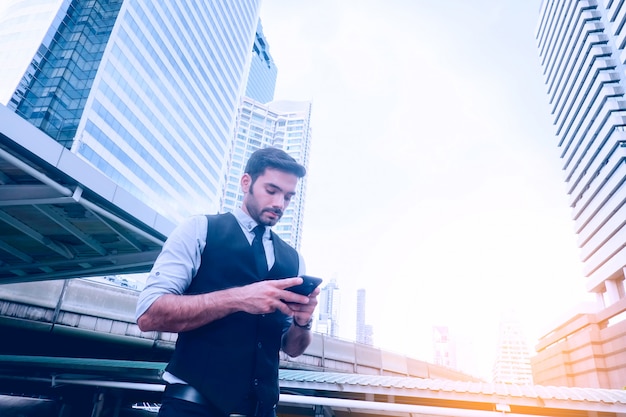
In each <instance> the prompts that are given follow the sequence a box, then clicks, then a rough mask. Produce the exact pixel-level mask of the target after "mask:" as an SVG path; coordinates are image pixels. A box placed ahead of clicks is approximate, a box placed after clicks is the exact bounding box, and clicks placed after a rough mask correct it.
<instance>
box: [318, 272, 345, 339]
mask: <svg viewBox="0 0 626 417" xmlns="http://www.w3.org/2000/svg"><path fill="white" fill-rule="evenodd" d="M340 298H341V294H340V292H339V286H338V285H337V280H336V279H334V278H333V279H331V280H330V282H329V283H328V284H326V285H325V286H324V287H323V288H322V289H321V291H320V294H319V296H318V297H317V299H318V300H319V304H318V306H317V320H316V322H315V331H316V332H318V333H323V334H327V335H329V336H332V337H338V336H339V307H340Z"/></svg>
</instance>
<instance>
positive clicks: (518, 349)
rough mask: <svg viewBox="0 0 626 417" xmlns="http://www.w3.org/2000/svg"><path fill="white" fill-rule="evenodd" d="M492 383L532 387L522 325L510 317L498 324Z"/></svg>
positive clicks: (527, 351) (528, 354) (527, 350)
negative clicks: (498, 330)
mask: <svg viewBox="0 0 626 417" xmlns="http://www.w3.org/2000/svg"><path fill="white" fill-rule="evenodd" d="M493 382H495V383H503V384H517V385H532V383H533V377H532V370H531V367H530V350H529V349H528V345H527V343H526V339H525V338H524V333H523V331H522V325H521V324H520V322H519V321H518V320H516V319H515V318H514V317H512V316H507V317H505V318H504V319H503V320H502V321H501V322H500V332H499V335H498V346H497V349H496V361H495V363H494V366H493Z"/></svg>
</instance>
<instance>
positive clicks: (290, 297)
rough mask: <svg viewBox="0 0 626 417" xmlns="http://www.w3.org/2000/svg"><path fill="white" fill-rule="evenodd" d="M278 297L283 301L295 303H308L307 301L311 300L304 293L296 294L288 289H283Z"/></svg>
mask: <svg viewBox="0 0 626 417" xmlns="http://www.w3.org/2000/svg"><path fill="white" fill-rule="evenodd" d="M280 298H281V299H282V300H283V302H285V303H297V304H308V303H309V301H310V300H311V299H310V298H309V297H307V296H306V295H300V294H296V293H295V292H291V291H288V290H284V291H283V293H282V294H281V296H280Z"/></svg>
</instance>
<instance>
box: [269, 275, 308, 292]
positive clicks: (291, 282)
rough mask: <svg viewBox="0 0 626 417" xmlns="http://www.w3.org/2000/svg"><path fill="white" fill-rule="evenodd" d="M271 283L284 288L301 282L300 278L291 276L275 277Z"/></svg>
mask: <svg viewBox="0 0 626 417" xmlns="http://www.w3.org/2000/svg"><path fill="white" fill-rule="evenodd" d="M272 283H274V284H275V285H276V288H280V289H281V290H284V289H285V288H289V287H293V286H295V285H300V284H302V278H300V277H293V278H284V279H275V280H273V281H272Z"/></svg>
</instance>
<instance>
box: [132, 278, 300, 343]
mask: <svg viewBox="0 0 626 417" xmlns="http://www.w3.org/2000/svg"><path fill="white" fill-rule="evenodd" d="M301 283H302V278H300V277H293V278H285V279H277V280H266V281H259V282H255V283H253V284H249V285H245V286H243V287H233V288H228V289H225V290H219V291H213V292H209V293H204V294H195V295H176V294H164V295H162V296H160V297H159V298H158V299H157V300H155V301H154V302H153V303H152V305H151V306H150V307H149V308H148V310H146V312H145V313H143V314H142V315H141V317H139V319H138V320H137V324H138V325H139V328H140V329H141V330H142V331H144V332H148V331H160V332H174V333H178V332H183V331H189V330H193V329H197V328H198V327H201V326H204V325H206V324H209V323H211V322H213V321H215V320H219V319H221V318H223V317H226V316H228V315H230V314H233V313H236V312H238V311H245V312H246V313H250V314H269V313H273V312H274V311H276V310H280V311H281V312H282V313H283V314H286V315H288V316H292V315H293V314H294V312H293V310H292V309H290V308H289V306H288V305H287V304H286V303H303V304H306V303H308V301H309V298H308V297H306V296H304V295H299V294H296V293H293V292H291V291H287V290H286V288H289V287H293V286H294V285H298V284H301Z"/></svg>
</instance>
